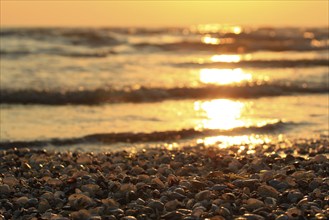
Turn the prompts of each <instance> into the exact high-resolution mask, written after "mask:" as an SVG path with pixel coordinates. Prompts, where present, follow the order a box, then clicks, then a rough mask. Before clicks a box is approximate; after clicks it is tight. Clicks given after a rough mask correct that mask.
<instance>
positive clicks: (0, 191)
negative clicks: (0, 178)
mask: <svg viewBox="0 0 329 220" xmlns="http://www.w3.org/2000/svg"><path fill="white" fill-rule="evenodd" d="M10 192H11V190H10V187H9V186H8V185H7V184H1V185H0V195H7V194H9V193H10Z"/></svg>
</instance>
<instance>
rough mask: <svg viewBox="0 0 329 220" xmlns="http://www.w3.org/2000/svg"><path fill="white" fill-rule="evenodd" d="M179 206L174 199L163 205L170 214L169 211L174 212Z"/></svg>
mask: <svg viewBox="0 0 329 220" xmlns="http://www.w3.org/2000/svg"><path fill="white" fill-rule="evenodd" d="M179 205H181V203H180V202H178V201H177V199H175V200H171V201H169V202H167V203H166V204H165V208H166V210H167V211H168V212H170V211H174V210H176V209H177V206H179Z"/></svg>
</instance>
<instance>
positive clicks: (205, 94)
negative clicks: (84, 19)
mask: <svg viewBox="0 0 329 220" xmlns="http://www.w3.org/2000/svg"><path fill="white" fill-rule="evenodd" d="M0 92H1V94H0V97H1V100H0V103H2V104H3V103H6V104H43V105H66V104H76V105H96V104H104V103H125V102H129V103H143V102H158V101H164V100H181V99H207V98H260V97H270V96H283V95H294V94H312V93H313V94H314V93H318V94H320V93H328V92H329V90H328V88H327V87H305V86H301V85H281V84H260V85H257V84H244V85H223V86H216V85H208V86H203V87H176V88H146V87H141V88H139V89H130V90H118V89H95V90H79V91H65V92H60V91H46V90H33V89H30V90H29V89H26V90H1V91H0Z"/></svg>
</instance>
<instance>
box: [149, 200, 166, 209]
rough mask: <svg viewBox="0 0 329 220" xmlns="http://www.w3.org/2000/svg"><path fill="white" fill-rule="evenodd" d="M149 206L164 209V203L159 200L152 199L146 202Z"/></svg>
mask: <svg viewBox="0 0 329 220" xmlns="http://www.w3.org/2000/svg"><path fill="white" fill-rule="evenodd" d="M147 205H148V206H149V207H150V208H152V209H153V210H159V211H162V210H163V209H164V204H163V203H162V202H160V201H156V200H153V201H151V202H150V203H148V204H147Z"/></svg>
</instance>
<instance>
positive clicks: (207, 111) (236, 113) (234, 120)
mask: <svg viewBox="0 0 329 220" xmlns="http://www.w3.org/2000/svg"><path fill="white" fill-rule="evenodd" d="M244 107H245V104H244V103H242V102H238V101H232V100H229V99H216V100H211V101H205V102H201V101H197V102H195V103H194V110H195V111H197V112H199V113H200V116H202V117H204V118H205V119H204V120H202V121H201V122H199V124H198V125H197V126H196V129H204V128H207V129H223V130H228V129H232V128H236V127H242V126H245V125H246V122H244V121H243V120H241V118H240V117H241V112H242V111H243V109H244Z"/></svg>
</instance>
